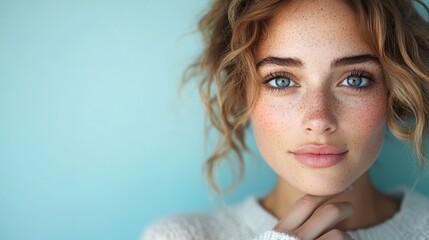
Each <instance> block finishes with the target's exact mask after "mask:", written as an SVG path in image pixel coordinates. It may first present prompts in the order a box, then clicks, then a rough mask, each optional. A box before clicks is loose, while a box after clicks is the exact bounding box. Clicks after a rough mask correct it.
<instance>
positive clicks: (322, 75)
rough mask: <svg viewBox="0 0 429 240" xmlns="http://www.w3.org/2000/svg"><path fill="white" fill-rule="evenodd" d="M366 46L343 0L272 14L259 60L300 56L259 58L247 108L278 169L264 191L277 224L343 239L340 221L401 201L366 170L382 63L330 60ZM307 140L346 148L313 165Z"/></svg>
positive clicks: (374, 216)
mask: <svg viewBox="0 0 429 240" xmlns="http://www.w3.org/2000/svg"><path fill="white" fill-rule="evenodd" d="M327 49H329V51H327ZM361 55H366V56H373V52H372V51H371V49H370V47H369V46H368V45H367V43H366V42H365V41H364V38H363V35H362V33H361V32H359V28H358V22H357V20H356V18H355V15H354V13H353V12H352V10H351V9H350V8H349V7H348V6H347V5H345V4H344V3H343V2H341V1H329V2H328V3H327V1H294V2H292V3H290V4H288V5H287V6H285V7H284V9H282V10H281V11H280V12H279V14H278V15H276V16H274V17H273V19H272V20H271V21H270V22H269V24H268V27H267V35H266V37H265V38H264V39H263V40H262V41H261V43H260V45H259V47H258V49H257V54H256V62H257V63H260V62H261V61H263V60H264V59H266V58H267V57H279V58H291V59H294V60H296V61H299V62H300V66H297V65H296V64H283V63H282V64H280V63H278V62H277V63H273V62H271V63H270V62H269V63H266V62H265V63H261V64H259V67H258V73H259V74H260V77H261V81H260V89H261V90H260V95H259V96H258V98H257V100H256V105H255V107H254V109H253V110H252V114H251V123H252V126H253V129H254V134H255V138H256V142H257V145H258V148H259V150H260V152H261V154H262V156H263V157H264V159H265V160H266V162H267V163H268V164H269V165H270V166H271V168H272V169H273V170H274V171H275V172H276V173H277V175H278V176H279V178H278V182H277V185H276V187H275V188H274V190H273V192H272V193H270V194H269V195H268V196H267V197H266V198H264V199H263V200H262V201H261V204H262V206H263V207H265V208H266V209H267V210H268V211H270V212H271V213H272V214H273V215H275V216H277V217H278V218H279V219H281V220H280V222H279V224H278V225H277V226H276V227H275V229H276V230H278V231H285V232H291V233H293V234H295V235H297V236H299V237H301V238H302V239H315V238H316V237H321V239H323V238H325V237H326V238H327V239H345V238H346V235H344V232H343V231H345V230H350V229H357V228H362V227H369V226H372V225H375V224H377V223H380V222H382V221H384V220H386V219H388V218H390V217H391V216H392V215H393V214H394V213H395V212H396V211H397V210H398V203H396V202H395V201H393V200H392V199H389V198H388V197H387V196H385V195H383V194H382V193H380V192H379V191H377V190H376V189H375V188H374V187H373V185H372V184H371V182H370V179H369V176H368V172H367V171H368V169H369V167H370V166H371V165H372V164H373V163H374V162H375V160H376V158H377V156H378V154H379V151H380V148H381V146H382V142H383V137H384V129H385V124H386V109H387V89H386V87H385V84H384V76H383V73H382V68H381V66H380V64H379V63H378V62H377V61H376V60H374V59H372V60H368V59H366V60H365V61H363V60H362V62H359V63H350V62H347V63H345V64H341V65H336V66H333V65H335V64H334V63H335V61H337V60H338V59H344V58H347V57H350V56H361ZM362 73H364V76H361V75H362ZM278 75H281V76H278ZM285 75H287V76H285ZM350 75H353V76H355V75H359V76H357V77H363V78H365V79H371V81H368V84H362V87H359V88H358V87H353V86H350V84H349V82H347V81H345V80H347V77H349V76H350ZM273 76H274V77H273ZM369 76H370V77H369ZM276 79H277V80H279V79H280V80H281V81H290V82H289V84H290V85H289V87H284V88H280V87H278V86H277V85H276V84H275V81H276ZM365 79H363V80H364V82H365V81H366V80H365ZM361 80H362V79H361ZM307 144H313V145H321V146H325V145H332V146H336V147H338V148H340V149H344V150H346V151H347V153H346V155H345V157H344V159H343V160H342V161H341V162H339V163H337V164H335V165H333V166H329V167H309V166H306V165H304V164H302V163H301V162H300V161H298V160H297V159H296V157H295V156H294V154H293V153H294V152H295V151H296V150H297V149H298V148H299V147H302V146H304V145H307ZM351 185H353V190H350V189H348V188H349V187H350V186H351ZM344 191H346V192H344ZM321 219H323V221H320V220H321ZM321 222H323V223H322V224H321Z"/></svg>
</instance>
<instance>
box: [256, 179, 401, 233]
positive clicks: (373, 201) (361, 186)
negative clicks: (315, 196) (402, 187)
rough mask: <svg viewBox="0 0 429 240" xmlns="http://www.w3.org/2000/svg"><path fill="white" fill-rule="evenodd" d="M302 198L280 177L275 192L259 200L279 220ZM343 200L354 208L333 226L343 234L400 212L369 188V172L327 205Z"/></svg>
mask: <svg viewBox="0 0 429 240" xmlns="http://www.w3.org/2000/svg"><path fill="white" fill-rule="evenodd" d="M304 195H305V193H303V192H300V191H299V190H297V189H296V188H294V187H293V186H291V185H290V184H289V183H288V182H286V181H284V180H283V179H281V178H279V179H278V181H277V184H276V186H275V188H274V190H273V191H272V192H271V193H270V194H268V195H267V196H266V197H265V198H264V199H262V201H261V205H262V206H263V207H264V208H265V209H266V210H267V211H269V212H270V213H271V214H273V215H274V216H275V217H277V218H279V219H280V218H282V217H283V215H284V214H285V213H287V212H288V210H289V209H290V208H291V207H292V205H293V204H294V203H295V202H296V200H298V199H299V198H300V197H302V196H304ZM344 201H347V202H351V203H352V204H353V206H354V215H353V216H352V217H350V218H348V219H346V220H344V221H342V222H340V223H339V224H338V225H337V226H336V228H338V229H341V230H344V231H345V230H354V229H359V228H367V227H370V226H373V225H376V224H378V223H381V222H383V221H385V220H387V219H389V218H391V217H392V216H393V214H394V213H396V212H397V211H398V209H399V203H398V202H396V201H395V200H393V199H391V198H389V197H388V196H386V195H385V194H383V193H381V192H380V191H378V190H377V189H376V188H375V187H374V186H373V185H372V183H371V181H370V177H369V174H368V173H366V174H364V175H362V176H361V177H360V178H359V179H358V180H356V182H355V183H353V190H352V191H350V192H346V193H343V194H341V195H339V196H337V197H335V198H333V199H332V200H330V201H329V202H344Z"/></svg>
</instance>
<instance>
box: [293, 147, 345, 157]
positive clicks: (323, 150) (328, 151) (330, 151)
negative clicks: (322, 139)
mask: <svg viewBox="0 0 429 240" xmlns="http://www.w3.org/2000/svg"><path fill="white" fill-rule="evenodd" d="M346 152H347V150H346V149H344V148H341V147H338V146H335V145H319V144H307V145H303V146H300V147H298V148H297V149H296V150H294V151H292V153H294V154H317V155H334V154H335V155H337V154H344V153H346Z"/></svg>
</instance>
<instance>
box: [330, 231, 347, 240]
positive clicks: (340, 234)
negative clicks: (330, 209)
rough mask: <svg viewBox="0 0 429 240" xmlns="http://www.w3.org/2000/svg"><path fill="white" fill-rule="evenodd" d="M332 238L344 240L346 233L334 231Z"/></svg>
mask: <svg viewBox="0 0 429 240" xmlns="http://www.w3.org/2000/svg"><path fill="white" fill-rule="evenodd" d="M330 237H332V239H338V240H340V239H341V240H342V239H344V233H343V232H342V231H341V230H339V229H332V230H331V236H330Z"/></svg>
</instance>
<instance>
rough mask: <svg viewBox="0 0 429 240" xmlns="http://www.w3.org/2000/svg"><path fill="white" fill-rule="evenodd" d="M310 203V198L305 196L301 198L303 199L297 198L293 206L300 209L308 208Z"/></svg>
mask: <svg viewBox="0 0 429 240" xmlns="http://www.w3.org/2000/svg"><path fill="white" fill-rule="evenodd" d="M312 202H313V201H312V199H311V197H310V196H308V195H306V196H303V197H301V198H299V199H298V200H296V202H295V206H296V207H298V208H300V207H304V206H308V205H310V204H311V203H312Z"/></svg>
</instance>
